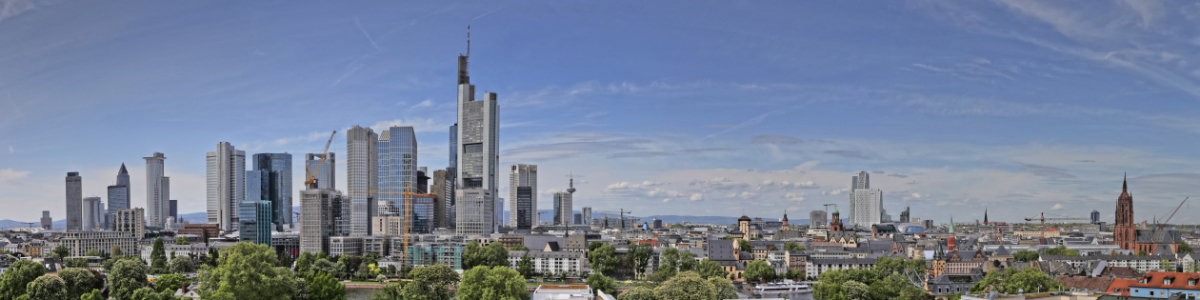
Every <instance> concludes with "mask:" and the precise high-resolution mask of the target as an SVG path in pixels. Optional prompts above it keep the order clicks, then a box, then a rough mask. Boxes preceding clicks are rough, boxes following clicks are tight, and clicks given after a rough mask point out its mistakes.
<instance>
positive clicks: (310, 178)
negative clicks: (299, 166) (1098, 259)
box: [304, 130, 337, 189]
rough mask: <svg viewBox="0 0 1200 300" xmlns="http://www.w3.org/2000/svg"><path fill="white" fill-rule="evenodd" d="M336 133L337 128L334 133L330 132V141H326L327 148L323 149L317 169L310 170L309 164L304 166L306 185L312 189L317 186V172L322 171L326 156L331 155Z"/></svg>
mask: <svg viewBox="0 0 1200 300" xmlns="http://www.w3.org/2000/svg"><path fill="white" fill-rule="evenodd" d="M334 135H337V130H334V131H333V133H331V134H329V141H328V142H325V150H324V151H322V154H321V161H319V162H317V171H316V172H309V171H308V166H304V173H306V174H305V175H306V178H307V179H306V180H304V186H305V187H307V188H310V189H315V188H317V174H320V173H321V166H323V165H325V158H326V157H329V144H333V136H334Z"/></svg>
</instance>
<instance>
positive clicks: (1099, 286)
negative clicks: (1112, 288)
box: [1054, 275, 1113, 291]
mask: <svg viewBox="0 0 1200 300" xmlns="http://www.w3.org/2000/svg"><path fill="white" fill-rule="evenodd" d="M1054 280H1056V281H1058V282H1059V283H1062V284H1063V285H1065V286H1067V287H1070V288H1073V289H1084V290H1088V291H1106V290H1108V287H1109V284H1111V283H1112V281H1113V279H1112V278H1106V277H1091V278H1089V277H1087V276H1066V275H1058V276H1057V277H1054Z"/></svg>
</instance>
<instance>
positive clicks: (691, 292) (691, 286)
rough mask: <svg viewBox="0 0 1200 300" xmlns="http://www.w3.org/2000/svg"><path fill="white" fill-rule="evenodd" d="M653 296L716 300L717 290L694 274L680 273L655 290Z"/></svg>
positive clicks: (684, 299) (672, 298)
mask: <svg viewBox="0 0 1200 300" xmlns="http://www.w3.org/2000/svg"><path fill="white" fill-rule="evenodd" d="M654 295H655V296H656V297H657V298H658V299H670V300H713V299H717V288H715V287H713V285H712V283H709V282H708V281H707V280H704V278H700V274H696V272H680V273H679V275H676V276H675V277H673V278H671V279H670V280H667V281H666V282H663V284H662V285H660V286H658V288H655V289H654Z"/></svg>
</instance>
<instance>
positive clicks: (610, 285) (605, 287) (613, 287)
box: [587, 273, 617, 297]
mask: <svg viewBox="0 0 1200 300" xmlns="http://www.w3.org/2000/svg"><path fill="white" fill-rule="evenodd" d="M587 284H588V286H589V287H591V288H592V291H593V293H592V296H596V297H600V292H604V293H605V294H609V295H615V294H616V293H617V282H616V281H613V279H612V278H608V276H604V274H600V273H592V276H588V278H587Z"/></svg>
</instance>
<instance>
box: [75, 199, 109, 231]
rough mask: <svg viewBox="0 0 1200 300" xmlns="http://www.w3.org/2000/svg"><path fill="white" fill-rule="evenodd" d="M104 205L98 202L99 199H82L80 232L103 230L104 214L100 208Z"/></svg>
mask: <svg viewBox="0 0 1200 300" xmlns="http://www.w3.org/2000/svg"><path fill="white" fill-rule="evenodd" d="M102 207H104V204H103V203H102V202H101V201H100V197H86V198H83V206H82V209H83V214H82V215H83V218H82V219H81V220H82V221H81V227H80V230H100V229H103V228H104V227H103V225H104V224H103V223H104V212H103V210H101V208H102Z"/></svg>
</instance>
